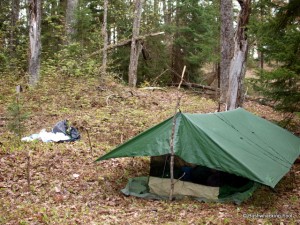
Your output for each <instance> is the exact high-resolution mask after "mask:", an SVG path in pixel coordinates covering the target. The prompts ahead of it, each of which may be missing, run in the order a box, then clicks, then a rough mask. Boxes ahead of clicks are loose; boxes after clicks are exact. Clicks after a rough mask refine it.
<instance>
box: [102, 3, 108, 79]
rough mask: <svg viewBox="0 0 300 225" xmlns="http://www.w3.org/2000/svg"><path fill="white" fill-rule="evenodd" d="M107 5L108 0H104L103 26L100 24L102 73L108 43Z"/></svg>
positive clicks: (104, 66) (104, 67) (104, 68)
mask: <svg viewBox="0 0 300 225" xmlns="http://www.w3.org/2000/svg"><path fill="white" fill-rule="evenodd" d="M107 5H108V0H104V6H103V8H104V13H103V26H102V35H103V59H102V71H103V73H104V74H105V73H106V66H107V45H108V43H107V42H108V38H107ZM101 80H102V79H101Z"/></svg>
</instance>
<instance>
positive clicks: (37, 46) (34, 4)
mask: <svg viewBox="0 0 300 225" xmlns="http://www.w3.org/2000/svg"><path fill="white" fill-rule="evenodd" d="M41 6H42V4H41V0H30V1H29V18H30V22H29V23H30V25H29V40H30V57H29V84H30V85H31V86H35V85H36V84H37V82H38V80H39V73H40V55H41Z"/></svg>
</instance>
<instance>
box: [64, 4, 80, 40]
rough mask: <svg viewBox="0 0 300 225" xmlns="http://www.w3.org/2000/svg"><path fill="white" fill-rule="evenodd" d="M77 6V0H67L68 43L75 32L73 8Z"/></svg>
mask: <svg viewBox="0 0 300 225" xmlns="http://www.w3.org/2000/svg"><path fill="white" fill-rule="evenodd" d="M77 6H78V0H67V9H66V34H67V40H68V43H70V42H71V40H72V37H73V36H74V35H75V34H76V29H75V28H74V24H75V22H76V19H75V10H76V8H77Z"/></svg>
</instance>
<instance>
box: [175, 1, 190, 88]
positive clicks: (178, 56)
mask: <svg viewBox="0 0 300 225" xmlns="http://www.w3.org/2000/svg"><path fill="white" fill-rule="evenodd" d="M176 5H177V6H178V5H179V1H177V2H176ZM175 23H176V27H177V28H178V27H180V26H181V24H180V8H179V7H177V9H176V15H175ZM179 38H180V33H179V32H178V31H176V33H175V34H174V41H173V43H172V45H171V46H172V52H171V56H172V64H171V65H172V83H173V84H174V83H179V81H180V73H181V70H182V68H183V66H184V64H185V63H184V52H183V50H182V48H181V46H179V45H178V44H174V42H176V40H177V39H179ZM185 81H187V82H188V81H189V79H188V76H186V77H185Z"/></svg>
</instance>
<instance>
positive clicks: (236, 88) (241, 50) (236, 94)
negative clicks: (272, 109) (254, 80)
mask: <svg viewBox="0 0 300 225" xmlns="http://www.w3.org/2000/svg"><path fill="white" fill-rule="evenodd" d="M238 2H239V4H240V6H241V11H240V13H239V17H238V24H237V30H236V33H235V37H234V53H233V58H232V60H231V63H230V70H229V86H228V92H227V102H226V104H227V107H228V109H229V110H232V109H235V108H237V107H241V106H242V105H243V101H244V89H243V80H244V77H245V73H246V62H247V53H248V39H247V34H246V30H247V25H248V22H249V17H250V11H251V0H238Z"/></svg>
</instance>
